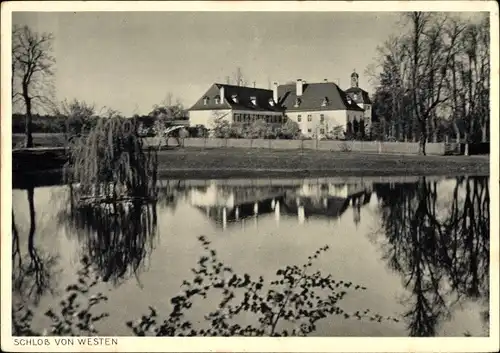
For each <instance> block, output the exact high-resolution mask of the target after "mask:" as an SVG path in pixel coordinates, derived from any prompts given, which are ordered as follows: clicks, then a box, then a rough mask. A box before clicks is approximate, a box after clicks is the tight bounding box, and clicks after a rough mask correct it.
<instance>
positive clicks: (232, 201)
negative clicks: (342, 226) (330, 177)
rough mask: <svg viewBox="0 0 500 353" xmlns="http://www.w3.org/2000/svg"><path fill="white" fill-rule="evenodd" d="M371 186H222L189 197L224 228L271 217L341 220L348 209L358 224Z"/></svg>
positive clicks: (346, 184)
mask: <svg viewBox="0 0 500 353" xmlns="http://www.w3.org/2000/svg"><path fill="white" fill-rule="evenodd" d="M370 195H371V184H369V183H361V182H358V183H343V184H334V183H330V184H307V183H305V184H303V185H301V186H299V187H297V186H289V187H286V188H285V187H272V186H264V187H255V186H248V187H244V186H221V185H216V184H211V185H209V186H207V187H202V188H193V189H191V190H190V191H189V193H188V199H189V200H190V203H191V204H192V205H193V206H195V207H196V208H198V209H199V210H202V211H203V212H204V213H205V214H206V215H207V217H209V218H210V219H212V220H214V221H215V222H216V223H217V224H219V225H222V227H223V228H226V227H227V225H228V224H230V223H234V222H237V221H240V220H243V219H245V218H249V217H254V218H257V217H258V216H259V215H263V214H269V213H274V214H275V219H276V221H279V220H280V217H281V215H293V216H296V217H297V220H298V222H299V223H303V222H304V221H305V220H306V219H307V218H309V217H311V216H316V217H317V216H320V217H321V216H324V217H327V218H330V219H335V218H338V217H340V216H341V215H342V214H343V213H344V212H345V211H346V210H347V208H349V207H350V206H351V207H353V209H354V221H355V223H358V222H359V211H360V208H361V206H362V205H364V204H366V203H368V202H369V201H370Z"/></svg>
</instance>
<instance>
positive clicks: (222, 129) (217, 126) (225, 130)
mask: <svg viewBox="0 0 500 353" xmlns="http://www.w3.org/2000/svg"><path fill="white" fill-rule="evenodd" d="M227 115H228V113H221V112H220V111H216V110H215V111H213V112H212V117H211V121H210V130H212V133H213V135H214V137H216V138H226V139H227V138H229V135H230V134H231V130H232V129H231V124H230V123H229V121H228V120H227V119H226V116H227Z"/></svg>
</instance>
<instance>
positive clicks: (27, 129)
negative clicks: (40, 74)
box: [23, 84, 33, 148]
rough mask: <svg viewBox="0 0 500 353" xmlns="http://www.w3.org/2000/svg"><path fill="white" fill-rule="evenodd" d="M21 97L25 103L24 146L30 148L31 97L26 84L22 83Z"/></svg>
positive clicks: (31, 134) (31, 130) (31, 128)
mask: <svg viewBox="0 0 500 353" xmlns="http://www.w3.org/2000/svg"><path fill="white" fill-rule="evenodd" d="M23 98H24V103H25V104H26V117H25V119H26V120H25V130H24V132H25V134H26V140H25V147H27V148H31V147H33V133H32V132H33V116H32V115H31V98H30V96H29V94H28V85H27V84H23Z"/></svg>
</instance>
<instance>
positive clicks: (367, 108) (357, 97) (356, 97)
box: [345, 70, 372, 129]
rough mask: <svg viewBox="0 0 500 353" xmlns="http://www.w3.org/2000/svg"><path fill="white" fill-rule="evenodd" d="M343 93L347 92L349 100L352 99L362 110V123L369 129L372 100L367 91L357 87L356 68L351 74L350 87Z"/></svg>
mask: <svg viewBox="0 0 500 353" xmlns="http://www.w3.org/2000/svg"><path fill="white" fill-rule="evenodd" d="M345 93H347V95H348V98H350V99H351V101H354V102H355V103H356V104H357V105H358V106H359V107H360V108H361V109H363V110H364V114H363V120H364V125H365V127H366V128H368V129H369V128H370V126H371V124H372V101H371V100H370V95H369V94H368V92H366V91H365V90H363V89H361V88H360V87H359V75H358V74H357V73H356V70H354V71H353V73H352V74H351V87H350V88H348V89H347V90H346V91H345Z"/></svg>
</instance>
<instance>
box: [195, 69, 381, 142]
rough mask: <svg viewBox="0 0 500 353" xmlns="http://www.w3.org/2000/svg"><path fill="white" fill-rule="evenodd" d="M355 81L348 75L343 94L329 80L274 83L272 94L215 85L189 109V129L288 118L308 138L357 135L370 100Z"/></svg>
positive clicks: (368, 113)
mask: <svg viewBox="0 0 500 353" xmlns="http://www.w3.org/2000/svg"><path fill="white" fill-rule="evenodd" d="M358 79H359V76H358V74H357V73H356V72H353V73H352V75H351V87H350V88H349V89H348V90H347V91H343V90H342V89H341V88H340V87H339V86H338V85H337V84H336V83H334V82H329V81H328V80H324V81H323V82H319V83H307V82H305V81H304V80H302V79H298V80H297V81H296V82H295V83H291V84H284V85H278V83H276V82H275V83H274V84H273V89H272V90H268V89H261V88H253V87H242V86H233V85H227V84H220V83H216V84H213V85H212V86H211V87H210V88H209V89H208V91H207V92H206V93H205V94H204V95H203V96H202V97H201V98H200V99H199V100H198V101H197V102H196V103H195V104H194V105H193V106H192V107H191V108H190V109H189V117H190V125H192V126H193V125H204V126H205V127H208V128H211V127H212V126H213V121H214V120H215V119H217V118H224V119H226V120H227V121H229V122H231V123H234V124H247V123H251V122H253V121H255V120H257V119H263V120H265V121H266V122H268V123H272V124H277V125H281V124H282V123H284V122H285V121H286V120H287V119H290V120H292V121H295V122H297V124H298V125H299V129H300V131H301V132H302V134H303V135H304V136H308V137H343V136H344V133H351V134H355V135H357V134H359V132H361V131H366V129H367V128H369V127H370V125H371V121H372V118H371V117H372V111H371V101H370V98H369V96H368V93H367V92H366V91H364V90H362V89H361V88H359V80H358Z"/></svg>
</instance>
